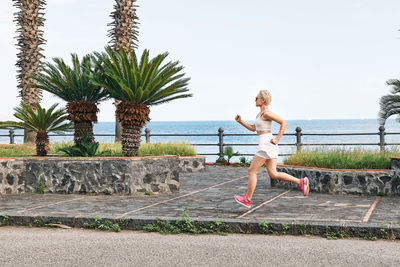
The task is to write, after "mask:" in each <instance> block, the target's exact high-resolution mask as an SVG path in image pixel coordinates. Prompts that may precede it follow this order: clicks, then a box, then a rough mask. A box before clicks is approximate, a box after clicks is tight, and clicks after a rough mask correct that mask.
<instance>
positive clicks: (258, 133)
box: [257, 131, 271, 135]
mask: <svg viewBox="0 0 400 267" xmlns="http://www.w3.org/2000/svg"><path fill="white" fill-rule="evenodd" d="M266 133H271V131H257V135H262V134H266Z"/></svg>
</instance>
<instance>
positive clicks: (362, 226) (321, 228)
mask: <svg viewBox="0 0 400 267" xmlns="http://www.w3.org/2000/svg"><path fill="white" fill-rule="evenodd" d="M96 218H98V219H100V220H102V221H106V220H108V221H109V222H112V223H119V222H123V224H124V225H123V226H122V227H121V228H122V229H124V230H136V231H141V230H143V227H144V226H145V225H147V224H155V223H156V222H157V220H158V219H161V220H163V221H165V222H169V223H171V224H174V223H175V222H176V220H177V219H178V218H177V217H159V218H154V217H147V216H137V217H135V218H121V219H116V218H115V217H107V216H103V217H101V218H99V217H96ZM0 219H2V218H1V217H0ZM189 219H190V220H191V221H192V222H194V223H195V224H196V225H210V224H213V223H215V219H210V218H201V217H197V218H189ZM93 221H94V217H82V216H78V217H77V216H62V217H58V216H24V215H7V221H6V222H5V223H4V225H5V226H29V227H46V224H62V225H66V226H70V227H75V228H88V227H85V223H90V222H93ZM218 221H219V222H221V223H222V224H224V225H227V226H229V228H228V233H232V234H273V235H286V234H288V235H315V236H322V237H327V238H328V239H337V238H346V237H356V238H365V239H369V240H376V239H390V240H394V239H400V227H399V226H395V227H393V226H392V225H382V224H377V223H354V222H307V223H301V222H300V221H273V222H267V221H260V220H240V219H218ZM0 225H1V224H0ZM0 227H1V226H0ZM329 237H330V238H329Z"/></svg>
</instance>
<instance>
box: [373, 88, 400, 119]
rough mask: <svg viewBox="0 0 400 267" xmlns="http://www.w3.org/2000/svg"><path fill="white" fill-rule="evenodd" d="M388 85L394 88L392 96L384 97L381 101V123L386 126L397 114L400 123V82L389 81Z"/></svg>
mask: <svg viewBox="0 0 400 267" xmlns="http://www.w3.org/2000/svg"><path fill="white" fill-rule="evenodd" d="M386 83H387V85H391V86H392V90H391V93H392V94H390V95H384V96H382V97H381V99H380V103H379V104H380V112H379V115H378V117H379V122H380V124H381V125H384V124H385V122H386V120H387V119H388V118H389V117H390V116H392V115H396V114H397V116H398V117H397V120H399V121H400V80H389V81H387V82H386Z"/></svg>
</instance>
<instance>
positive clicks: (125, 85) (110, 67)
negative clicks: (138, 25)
mask: <svg viewBox="0 0 400 267" xmlns="http://www.w3.org/2000/svg"><path fill="white" fill-rule="evenodd" d="M167 56H168V53H164V54H160V55H158V56H156V57H155V58H153V59H149V51H148V50H145V51H144V52H143V54H142V56H141V58H140V62H138V60H137V57H136V53H135V52H134V51H133V50H132V51H131V52H130V53H126V52H125V50H124V49H122V48H121V49H120V51H119V52H116V51H114V50H113V49H112V48H111V47H106V53H101V54H100V53H95V56H94V58H95V60H96V62H97V65H98V68H99V70H100V72H98V73H97V74H96V73H95V75H93V77H92V81H93V83H95V84H97V85H98V86H101V87H103V88H105V89H107V91H108V92H109V94H110V95H111V96H112V97H113V98H115V99H116V100H119V101H121V102H120V103H119V104H118V105H117V111H116V113H117V117H118V120H119V121H120V122H121V125H122V152H123V153H124V155H125V156H136V155H137V153H138V149H139V146H140V136H141V132H142V127H143V126H144V125H145V124H146V123H147V122H148V121H149V120H150V118H149V113H150V109H149V106H152V105H159V104H162V103H166V102H169V101H172V100H175V99H179V98H186V97H191V96H192V94H187V93H186V92H188V91H189V89H188V88H187V85H188V81H189V80H190V79H189V78H184V75H185V74H184V73H182V69H183V67H182V66H179V62H168V63H166V64H163V61H164V60H165V58H166V57H167Z"/></svg>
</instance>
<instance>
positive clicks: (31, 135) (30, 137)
mask: <svg viewBox="0 0 400 267" xmlns="http://www.w3.org/2000/svg"><path fill="white" fill-rule="evenodd" d="M35 140H36V133H35V132H29V131H27V130H24V144H26V143H30V144H34V143H35Z"/></svg>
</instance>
